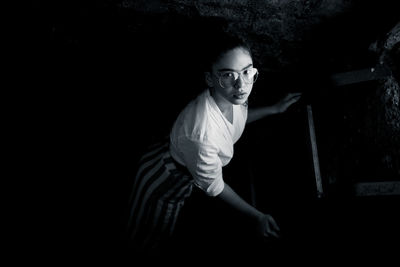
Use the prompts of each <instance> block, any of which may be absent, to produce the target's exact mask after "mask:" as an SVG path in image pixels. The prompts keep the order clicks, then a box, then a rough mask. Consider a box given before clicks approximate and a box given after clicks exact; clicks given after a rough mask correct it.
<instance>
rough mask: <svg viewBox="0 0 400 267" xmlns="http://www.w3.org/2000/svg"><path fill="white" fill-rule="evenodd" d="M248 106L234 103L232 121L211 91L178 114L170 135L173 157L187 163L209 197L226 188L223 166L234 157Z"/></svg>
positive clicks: (195, 179) (195, 180) (199, 185)
mask: <svg viewBox="0 0 400 267" xmlns="http://www.w3.org/2000/svg"><path fill="white" fill-rule="evenodd" d="M246 120H247V106H244V105H233V123H230V122H229V121H228V120H227V119H226V118H225V116H224V115H223V114H222V112H221V110H220V109H219V107H218V106H217V104H216V103H215V101H214V98H213V97H212V96H211V95H210V91H209V90H205V91H204V92H202V93H201V94H200V95H199V96H197V98H195V99H194V100H192V101H191V102H190V103H189V104H188V105H187V106H186V107H185V108H184V109H183V111H182V112H181V113H180V114H179V116H178V118H177V120H176V121H175V123H174V125H173V127H172V131H171V134H170V141H171V143H170V152H171V156H172V157H173V158H174V159H175V160H176V161H177V162H178V163H180V164H181V165H184V166H186V168H188V170H189V172H190V173H191V174H192V176H193V178H194V182H195V185H197V186H198V187H199V188H201V189H202V190H204V191H205V192H206V193H207V194H208V195H210V196H216V195H218V194H220V193H221V192H222V190H223V189H224V180H223V178H222V167H223V166H225V165H227V164H228V163H229V162H230V160H231V159H232V157H233V145H234V144H235V143H236V141H237V140H239V138H240V136H241V135H242V133H243V130H244V127H245V124H246Z"/></svg>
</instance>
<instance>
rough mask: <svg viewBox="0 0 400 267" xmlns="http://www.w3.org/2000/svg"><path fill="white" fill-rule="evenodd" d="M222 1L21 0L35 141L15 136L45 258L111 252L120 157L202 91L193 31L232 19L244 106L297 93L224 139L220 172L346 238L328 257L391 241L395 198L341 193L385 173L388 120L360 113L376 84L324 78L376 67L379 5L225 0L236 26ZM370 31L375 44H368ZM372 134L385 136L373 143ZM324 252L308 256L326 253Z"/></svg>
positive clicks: (128, 165)
mask: <svg viewBox="0 0 400 267" xmlns="http://www.w3.org/2000/svg"><path fill="white" fill-rule="evenodd" d="M153 2H154V3H153ZM225 2H226V1H222V2H221V4H219V5H216V6H208V8H209V9H205V10H204V9H202V8H200V7H197V9H195V8H194V7H193V5H192V4H191V3H189V2H187V1H181V3H179V1H96V2H90V1H84V2H81V1H57V2H53V1H31V6H30V7H31V12H29V14H27V16H26V18H27V19H26V21H27V22H26V27H27V28H28V30H29V34H28V35H27V38H26V39H27V40H26V41H27V44H28V45H26V50H25V52H27V53H26V57H25V59H26V62H27V64H26V65H25V68H26V69H28V70H29V71H27V74H26V75H25V76H24V77H25V79H23V80H22V83H23V84H24V85H25V84H26V87H28V86H29V88H35V90H27V92H26V93H24V94H23V97H22V98H23V100H24V106H25V107H29V110H30V112H27V113H25V114H24V116H25V119H26V121H27V122H28V125H29V126H28V128H29V130H30V131H31V133H32V134H31V135H30V136H31V138H32V139H34V140H40V142H37V141H36V142H33V143H32V144H30V145H29V148H31V149H30V150H29V151H30V153H29V156H31V158H36V159H38V157H39V158H40V159H38V161H39V162H38V164H34V166H35V167H34V170H37V172H38V173H39V174H41V175H42V177H45V178H46V179H45V181H44V182H43V183H42V182H39V183H40V184H41V185H43V187H42V186H40V189H41V190H39V192H43V194H40V196H42V197H40V202H39V204H40V205H38V206H41V207H42V208H41V209H40V214H43V215H45V216H44V218H48V217H50V218H51V219H46V220H44V222H41V221H40V219H39V221H40V222H38V220H36V219H35V220H33V221H34V222H35V225H36V224H38V225H39V226H38V229H42V230H43V231H44V232H46V233H47V232H50V234H49V235H47V234H46V235H45V236H46V240H47V244H50V247H51V251H52V252H51V254H52V255H56V256H57V255H58V256H59V257H61V258H62V257H65V258H67V259H71V257H73V256H69V255H71V254H72V255H81V256H84V257H85V258H86V259H89V260H90V259H93V258H97V259H103V258H104V259H106V258H113V259H114V258H115V255H117V257H118V256H121V253H122V252H121V251H123V250H124V244H123V242H122V241H121V240H122V239H123V234H122V229H123V223H124V218H125V217H124V216H125V212H126V204H127V203H126V200H127V197H128V194H129V188H130V186H131V182H132V178H133V174H134V169H135V162H136V161H137V159H138V157H139V156H140V154H141V152H142V151H143V149H144V148H145V147H146V146H147V145H148V144H150V143H152V142H154V141H155V140H157V139H159V138H161V137H162V136H163V135H165V134H167V133H168V131H169V129H170V127H171V126H172V123H173V120H174V118H175V117H176V115H177V114H178V112H179V111H180V110H181V109H182V108H183V107H184V105H185V104H186V103H187V101H189V100H190V99H191V98H193V97H194V96H195V95H196V94H197V93H198V92H200V90H202V88H203V77H202V73H201V67H200V65H199V64H198V62H199V61H200V60H201V59H202V53H203V50H202V47H203V44H204V42H208V41H211V40H208V39H207V31H208V30H209V29H210V28H212V27H213V25H215V23H224V22H226V21H230V20H235V18H236V19H238V20H239V23H237V22H236V24H234V25H236V27H237V28H238V30H241V31H245V32H246V31H247V32H248V37H249V40H250V42H251V44H252V46H253V48H254V55H255V58H254V60H255V63H256V64H257V66H259V69H260V73H261V74H260V77H259V80H258V81H257V84H256V85H255V87H254V90H253V93H252V95H251V97H250V105H253V106H257V105H262V104H272V103H274V102H275V101H277V100H278V99H279V98H280V97H282V96H283V95H284V94H285V93H287V92H293V91H295V92H298V91H300V92H303V97H302V99H301V100H300V101H299V103H297V104H295V105H294V106H293V107H291V108H290V109H289V110H288V112H287V113H285V114H282V115H278V116H275V117H270V118H266V119H265V120H264V121H263V122H256V123H255V124H253V125H249V127H248V128H247V129H246V131H245V133H244V135H243V137H242V139H241V140H240V141H239V142H238V143H237V145H236V146H235V151H236V152H235V158H234V159H233V160H232V164H231V165H232V166H236V167H231V168H237V169H233V171H232V170H231V173H236V174H240V175H242V174H243V175H246V174H247V175H249V170H250V171H251V173H252V174H253V175H254V184H255V186H256V203H257V206H258V207H259V208H260V209H262V210H265V211H270V212H272V213H273V214H275V215H276V216H277V218H278V219H280V220H281V222H282V224H283V225H284V227H286V229H288V233H290V235H293V237H296V238H298V240H306V239H307V238H308V237H310V238H314V239H316V240H319V241H321V240H324V242H326V243H324V244H325V245H327V244H331V243H333V242H335V241H339V239H340V241H341V240H342V239H344V240H347V245H346V246H345V249H343V250H341V252H340V253H344V251H350V250H352V246H358V247H360V249H361V250H364V251H368V250H369V249H371V250H372V251H373V252H378V251H379V248H384V249H387V250H386V251H390V249H392V248H396V245H392V243H391V242H397V243H398V240H399V239H398V238H399V231H398V229H397V225H398V222H399V221H398V219H397V217H396V212H395V208H396V207H397V204H398V197H397V196H392V197H385V196H377V197H373V198H361V199H360V198H356V197H354V192H353V188H352V185H353V184H354V183H355V182H358V181H386V180H391V181H392V180H398V178H399V173H398V164H397V165H396V164H395V163H393V164H392V165H390V166H391V167H390V166H389V167H388V166H387V165H384V164H383V163H382V162H381V161H380V160H381V158H382V157H383V156H387V155H389V156H390V157H391V158H392V161H393V162H396V161H398V160H399V158H398V157H397V156H398V150H397V148H398V146H399V144H398V142H397V140H398V139H395V138H393V133H396V129H392V130H393V131H391V132H390V131H389V130H388V128H385V127H386V126H385V125H386V124H385V120H387V118H386V117H385V118H381V117H379V115H378V116H376V114H375V113H373V112H370V110H371V108H370V106H372V107H379V105H380V104H382V103H380V102H379V101H378V100H376V101H373V100H374V99H378V98H379V97H378V98H377V97H376V95H378V96H382V94H384V93H379V90H378V89H377V88H380V87H379V86H381V85H382V84H381V82H380V81H372V82H366V83H361V85H360V84H358V85H354V86H347V87H335V86H334V85H333V84H332V81H331V79H330V77H331V75H332V74H334V73H340V72H345V71H351V70H357V69H362V68H369V67H371V66H375V65H376V64H377V62H378V61H379V57H380V55H382V51H384V49H383V48H382V46H380V45H381V44H382V42H383V41H384V40H385V38H386V36H387V33H388V32H389V31H390V30H391V29H392V28H393V27H394V25H395V24H396V22H398V21H399V18H398V14H397V12H396V8H394V2H395V1H379V4H378V2H377V1H335V2H334V3H332V5H329V4H327V2H325V1H305V2H306V3H304V4H301V3H295V2H296V1H287V3H286V4H282V5H277V4H275V6H274V4H273V2H272V1H264V2H263V4H260V5H259V6H257V5H256V4H254V6H253V5H252V4H250V3H247V1H238V2H240V3H239V4H238V5H239V7H238V8H242V12H239V13H238V14H243V18H247V20H246V19H245V20H243V22H242V23H240V19H241V18H240V17H239V18H238V17H235V16H233V15H235V14H236V13H235V12H236V11H235V10H236V9H235V7H234V6H229V5H228V4H227V3H225ZM151 3H153V4H151ZM240 4H243V5H245V7H246V8H244V9H243V7H241V6H240ZM225 5H226V6H225ZM181 7H182V8H181ZM203 8H204V7H203ZM180 10H181V11H180ZM221 10H222V11H221ZM223 10H232V12H233V13H232V14H233V15H232V14H230V13H224V12H223ZM257 10H258V11H257ZM208 11H210V12H211V11H212V12H217V13H218V12H221V13H220V14H219V16H212V13H209V14H207V12H208ZM263 12H264V13H263ZM263 14H264V15H263ZM230 15H232V16H230ZM246 15H247V16H246ZM249 18H252V19H249ZM274 19H275V20H274ZM234 22H235V21H234ZM277 25H278V26H277ZM279 25H281V26H282V25H283V26H285V27H282V28H279ZM374 42H377V46H378V47H381V48H380V49H381V50H379V49H378V50H377V51H373V50H371V49H370V48H371V44H373V43H374ZM397 47H398V46H397ZM23 55H25V53H24V54H23ZM397 56H398V53H397ZM397 62H398V61H397ZM397 77H398V76H397ZM377 91H378V93H376V92H377ZM25 102H26V105H25ZM307 104H312V107H313V111H314V115H315V123H316V131H317V140H318V149H319V154H320V164H321V172H322V176H323V182H324V188H325V194H326V195H325V197H324V198H323V199H318V198H317V197H316V190H315V182H314V178H313V172H312V165H311V163H312V161H311V151H310V144H309V141H308V129H307V115H306V110H305V107H306V105H307ZM368 104H369V105H370V106H368ZM383 104H384V103H383ZM383 104H382V105H383ZM31 106H32V108H30V107H31ZM366 110H367V111H369V112H366ZM372 110H373V109H372ZM345 115H347V118H350V119H348V120H347V121H346V120H344V119H343V118H344V116H345ZM397 118H398V117H397ZM395 119H396V117H395ZM370 121H372V122H373V123H371V125H373V126H374V127H378V128H379V127H381V128H382V129H383V130H382V131H381V133H380V134H381V135H379V136H377V134H376V131H375V128H374V127H372V128H368V127H366V125H368V124H367V123H365V124H363V122H370ZM360 133H361V137H360ZM382 135H383V136H382ZM36 137H37V138H36ZM353 140H355V141H353ZM382 140H388V141H387V143H385V144H384V145H381V146H380V144H382ZM36 151H38V152H40V153H35V152H36ZM42 155H43V157H42ZM368 155H369V156H368ZM382 155H383V156H382ZM396 157H397V158H396ZM235 170H236V172H235ZM228 171H230V170H227V172H228ZM240 175H237V176H240ZM240 178H241V177H235V175H233V176H232V178H229V179H231V183H232V185H233V186H234V188H235V189H237V190H238V191H239V192H240V193H241V194H242V195H243V196H244V197H245V198H246V199H247V200H250V199H251V196H250V185H249V184H248V182H247V181H243V180H242V179H240ZM267 178H268V179H267ZM33 214H35V212H33ZM32 218H35V217H32ZM299 220H300V222H299ZM28 223H29V222H28ZM32 228H35V227H32ZM304 229H307V231H308V232H305V231H304ZM378 229H379V230H378ZM39 232H40V231H39ZM308 233H309V235H308ZM36 235H38V236H39V237H40V236H41V235H40V234H35V236H36ZM47 237H48V238H47ZM27 239H29V238H27ZM24 240H25V239H22V242H27V243H28V244H31V242H32V239H29V240H25V241H24ZM342 242H343V241H342ZM32 243H33V244H35V242H32ZM343 243H346V241H344V242H343ZM33 244H32V247H33V246H34V245H33ZM52 244H53V245H52ZM393 244H396V243H393ZM338 246H340V245H338ZM336 248H337V247H336V245H333V246H327V247H326V250H324V251H325V252H332V253H333V254H335V253H338V254H340V253H339V252H335V251H336ZM340 255H342V254H340ZM37 256H38V255H37Z"/></svg>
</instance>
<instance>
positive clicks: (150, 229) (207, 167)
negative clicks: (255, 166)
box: [128, 33, 300, 251]
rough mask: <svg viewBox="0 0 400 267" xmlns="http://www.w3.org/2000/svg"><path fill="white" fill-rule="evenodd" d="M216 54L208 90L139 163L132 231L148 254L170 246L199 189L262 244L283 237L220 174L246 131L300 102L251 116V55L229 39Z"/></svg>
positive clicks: (223, 40) (135, 241)
mask: <svg viewBox="0 0 400 267" xmlns="http://www.w3.org/2000/svg"><path fill="white" fill-rule="evenodd" d="M211 47H212V51H210V53H209V54H208V57H207V60H208V62H209V65H208V68H207V71H206V72H205V81H206V84H207V86H208V88H206V89H205V90H204V91H203V92H202V93H201V94H199V95H198V96H197V97H196V98H195V99H194V100H192V101H191V102H190V103H189V104H188V105H187V106H186V107H185V108H184V109H183V110H182V112H181V113H180V114H179V116H178V118H177V119H176V121H175V123H174V125H173V127H172V130H171V132H170V136H169V138H168V140H165V142H161V143H159V144H156V145H153V146H152V147H150V148H149V150H148V151H147V153H145V154H144V155H143V157H142V158H141V160H140V162H139V168H138V171H137V174H136V179H135V182H134V187H133V191H132V195H131V199H130V218H129V223H128V235H129V238H130V239H131V240H132V241H133V244H134V246H135V248H136V249H143V250H145V251H151V249H154V248H157V246H159V245H160V244H162V243H165V242H167V241H168V240H169V238H170V237H171V236H172V234H173V231H174V228H175V224H176V221H177V219H178V215H179V213H180V211H181V209H182V207H183V205H184V203H185V200H187V198H188V197H190V196H191V193H192V190H193V188H194V187H196V188H198V189H200V190H201V191H202V192H204V193H205V194H206V195H208V196H209V197H210V198H219V199H221V200H222V201H223V202H224V203H226V204H227V205H229V206H231V207H232V208H234V209H235V210H237V211H238V212H239V213H241V214H243V215H246V216H247V217H248V218H250V219H252V220H253V221H254V222H255V225H256V228H257V232H258V234H259V235H260V236H263V237H279V227H278V225H277V223H276V222H275V220H274V218H273V217H272V216H271V215H269V214H265V213H263V212H261V211H260V210H258V209H256V208H255V207H253V206H252V205H250V204H249V203H247V202H246V201H245V200H244V199H243V198H242V197H240V196H239V195H238V194H237V193H236V192H235V191H234V190H233V189H232V188H231V187H230V186H229V185H228V184H227V183H225V181H224V177H223V172H222V168H223V167H224V166H226V165H227V164H228V163H229V162H230V160H231V158H232V157H233V146H234V144H235V143H236V142H237V141H238V140H239V138H240V136H241V134H242V132H243V130H244V128H245V124H246V123H249V122H253V121H256V120H258V119H261V118H263V117H265V116H268V115H272V114H277V113H281V112H284V111H285V110H286V109H287V108H288V107H289V106H290V105H292V104H293V103H295V102H296V101H297V100H298V99H299V98H300V94H289V95H287V96H286V97H285V98H284V99H282V100H281V101H279V102H278V103H277V104H275V105H273V106H267V107H262V108H258V109H256V110H252V109H248V105H247V100H248V97H249V95H250V93H251V91H252V87H253V84H254V82H255V81H256V79H257V76H258V70H257V68H256V67H255V66H254V65H253V60H252V55H251V52H250V49H249V47H248V46H247V45H246V43H245V42H244V41H243V40H242V39H241V38H239V37H237V36H235V35H233V34H228V33H223V36H222V34H221V36H220V39H219V41H218V42H214V43H213V44H212V45H211Z"/></svg>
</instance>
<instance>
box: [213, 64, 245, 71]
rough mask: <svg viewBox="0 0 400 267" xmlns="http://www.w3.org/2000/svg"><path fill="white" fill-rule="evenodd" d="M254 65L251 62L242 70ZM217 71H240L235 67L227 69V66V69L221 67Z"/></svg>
mask: <svg viewBox="0 0 400 267" xmlns="http://www.w3.org/2000/svg"><path fill="white" fill-rule="evenodd" d="M252 66H253V64H252V63H250V64H249V65H247V66H246V67H244V68H243V69H241V70H240V71H243V70H245V69H247V68H250V67H252ZM217 71H236V72H239V71H238V70H234V69H227V68H225V69H219V70H217Z"/></svg>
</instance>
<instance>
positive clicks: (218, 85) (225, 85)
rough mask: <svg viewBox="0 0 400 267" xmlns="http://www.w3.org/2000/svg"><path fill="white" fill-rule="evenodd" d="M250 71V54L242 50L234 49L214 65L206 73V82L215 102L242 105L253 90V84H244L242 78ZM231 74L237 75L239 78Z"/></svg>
mask: <svg viewBox="0 0 400 267" xmlns="http://www.w3.org/2000/svg"><path fill="white" fill-rule="evenodd" d="M252 69H253V60H252V58H251V56H250V53H249V52H248V51H247V50H246V49H244V48H240V47H238V48H234V49H232V50H229V51H228V52H226V53H225V54H223V56H222V57H221V58H220V59H219V60H218V61H217V62H216V63H214V65H213V66H212V72H209V73H206V81H207V84H208V86H210V87H211V90H212V91H213V94H214V96H215V97H216V98H217V100H222V101H223V100H225V101H228V102H230V103H231V104H234V105H239V104H244V103H245V102H246V101H247V99H248V97H249V95H250V93H251V90H252V88H253V83H246V82H245V77H244V76H245V75H248V72H249V71H251V70H252ZM233 72H236V73H239V76H237V74H235V73H233ZM233 76H236V77H237V79H236V80H235V79H234V78H233ZM229 77H231V78H229ZM236 77H235V78H236ZM221 81H222V82H221ZM224 81H230V82H224Z"/></svg>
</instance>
